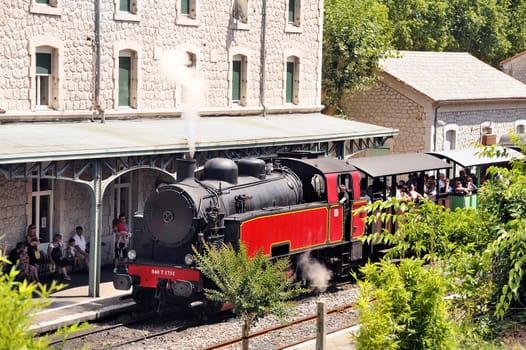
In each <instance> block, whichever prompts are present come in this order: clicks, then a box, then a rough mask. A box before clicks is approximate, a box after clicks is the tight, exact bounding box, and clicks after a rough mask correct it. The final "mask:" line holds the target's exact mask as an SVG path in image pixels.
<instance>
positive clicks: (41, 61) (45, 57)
mask: <svg viewBox="0 0 526 350" xmlns="http://www.w3.org/2000/svg"><path fill="white" fill-rule="evenodd" d="M36 59H37V62H36V63H37V65H36V73H37V74H45V75H48V74H51V54H50V53H37V57H36Z"/></svg>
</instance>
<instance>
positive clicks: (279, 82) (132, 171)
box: [0, 0, 397, 294]
mask: <svg viewBox="0 0 526 350" xmlns="http://www.w3.org/2000/svg"><path fill="white" fill-rule="evenodd" d="M0 19H1V20H2V24H1V25H0V37H2V38H3V40H2V44H3V45H2V49H1V50H0V62H2V64H0V147H1V148H2V150H3V152H2V153H3V155H0V174H2V175H4V176H0V193H1V194H2V195H1V196H0V232H1V233H2V234H4V235H5V238H4V239H6V240H7V242H8V243H9V245H10V247H13V246H14V243H15V242H17V241H19V240H21V239H22V237H23V234H24V231H25V227H26V226H27V225H28V224H29V223H32V222H34V223H36V224H37V226H38V231H39V234H40V238H41V241H42V242H48V241H49V240H50V239H51V238H52V235H53V234H54V233H62V234H63V235H64V236H65V237H66V238H68V237H69V236H70V235H71V234H72V233H73V230H74V228H75V226H77V225H81V226H83V227H84V230H85V232H87V233H88V235H89V237H90V238H91V241H92V246H93V243H94V244H95V245H96V246H97V247H101V249H100V252H99V251H98V250H97V251H96V253H95V255H96V256H95V257H92V259H93V260H92V261H93V262H95V263H97V262H98V263H100V262H101V261H102V263H109V262H111V261H112V254H113V251H112V250H113V237H112V235H111V233H110V223H111V220H112V218H114V217H115V216H116V215H118V214H119V213H120V212H124V213H125V214H127V215H128V218H129V219H130V218H131V216H132V214H133V212H134V211H135V210H138V209H141V208H142V205H143V203H144V200H145V198H146V197H147V195H148V193H149V192H150V191H152V190H153V189H154V187H155V182H156V180H159V178H160V177H162V176H170V175H172V176H173V175H174V174H175V168H174V164H173V159H175V158H176V157H182V156H187V155H188V154H189V153H191V154H193V153H194V152H195V157H196V159H197V160H198V165H199V164H202V161H203V160H204V159H206V158H207V157H210V156H214V155H217V154H219V155H226V156H231V157H240V156H250V155H257V154H261V153H265V152H271V153H272V152H276V151H278V150H280V149H292V148H302V149H305V148H309V149H312V148H314V149H321V150H326V151H327V152H336V153H337V154H339V155H340V156H343V154H344V153H345V152H352V151H353V149H354V147H358V145H361V144H362V143H358V142H356V143H355V142H354V140H360V139H361V140H364V139H366V140H367V141H368V142H366V144H367V145H369V146H370V145H380V144H383V142H384V141H385V139H386V138H389V137H392V136H393V135H395V134H396V132H397V131H396V130H395V129H391V128H383V127H377V126H374V125H370V124H365V123H355V122H349V121H343V120H341V119H336V118H330V117H326V116H323V115H321V114H320V113H319V112H320V111H321V109H322V106H321V102H320V101H321V98H320V92H321V64H322V63H321V60H322V55H321V50H322V31H323V26H322V21H323V2H321V1H318V0H288V1H276V0H272V1H271V0H250V1H248V2H247V1H246V0H226V1H224V0H207V1H201V0H164V1H153V0H75V1H69V0H25V1H8V2H7V3H4V4H3V5H2V6H0ZM174 52H179V53H181V52H182V53H183V54H182V55H176V54H174ZM197 114H199V115H200V116H202V117H208V118H201V121H200V123H201V127H202V130H201V131H200V132H201V135H200V136H199V135H198V137H197V138H196V139H195V140H191V139H192V138H193V137H192V135H191V131H188V130H186V129H187V127H188V125H185V124H184V123H183V122H182V120H191V117H195V116H196V115H197ZM181 116H183V117H186V118H183V119H181V118H180V117H181ZM239 116H243V118H239ZM264 117H265V118H264ZM93 121H94V122H93ZM199 137H200V138H199ZM360 147H361V146H360ZM104 243H105V244H104ZM96 280H97V277H96V276H94V275H92V274H91V272H90V286H91V287H93V285H95V284H96ZM92 282H93V283H92ZM93 288H94V287H93ZM93 292H94V294H97V292H96V291H93Z"/></svg>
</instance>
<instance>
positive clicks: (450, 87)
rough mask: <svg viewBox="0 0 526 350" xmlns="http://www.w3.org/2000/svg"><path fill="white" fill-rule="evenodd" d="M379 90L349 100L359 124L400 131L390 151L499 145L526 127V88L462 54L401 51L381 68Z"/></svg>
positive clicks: (348, 108)
mask: <svg viewBox="0 0 526 350" xmlns="http://www.w3.org/2000/svg"><path fill="white" fill-rule="evenodd" d="M381 66H382V69H383V70H382V71H380V72H379V73H378V75H379V81H378V83H377V85H376V86H374V87H373V88H371V89H369V90H367V91H365V92H363V93H357V94H353V95H350V96H348V97H347V98H346V99H345V107H344V110H345V112H346V114H347V115H348V116H349V117H350V118H351V119H354V120H359V121H364V122H368V123H374V124H377V125H382V126H386V127H397V128H398V129H399V130H400V133H399V135H398V136H397V137H396V139H394V140H393V143H392V144H391V145H390V146H391V151H393V152H395V153H403V152H426V151H435V150H437V151H442V150H450V149H462V148H468V147H471V146H472V144H473V143H474V142H480V143H486V144H491V143H496V142H498V141H499V139H500V137H501V136H502V135H506V134H508V133H509V132H510V131H511V130H513V131H515V132H518V133H523V132H524V128H525V127H526V85H525V84H523V83H521V82H519V81H517V80H516V79H514V78H512V77H510V76H508V75H507V74H505V73H503V72H501V71H499V70H497V69H495V68H493V67H491V66H489V65H487V64H485V63H483V62H481V61H479V60H478V59H476V58H475V57H473V56H471V55H470V54H468V53H462V52H415V51H402V52H400V55H399V56H398V57H396V58H388V59H386V60H384V61H383V62H382V64H381Z"/></svg>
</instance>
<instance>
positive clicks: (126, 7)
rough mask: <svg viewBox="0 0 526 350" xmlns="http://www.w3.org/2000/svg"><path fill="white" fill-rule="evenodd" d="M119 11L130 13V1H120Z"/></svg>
mask: <svg viewBox="0 0 526 350" xmlns="http://www.w3.org/2000/svg"><path fill="white" fill-rule="evenodd" d="M119 11H122V12H130V0H119Z"/></svg>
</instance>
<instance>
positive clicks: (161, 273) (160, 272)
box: [152, 269, 175, 277]
mask: <svg viewBox="0 0 526 350" xmlns="http://www.w3.org/2000/svg"><path fill="white" fill-rule="evenodd" d="M152 275H156V276H163V277H175V271H171V270H161V269H152Z"/></svg>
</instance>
